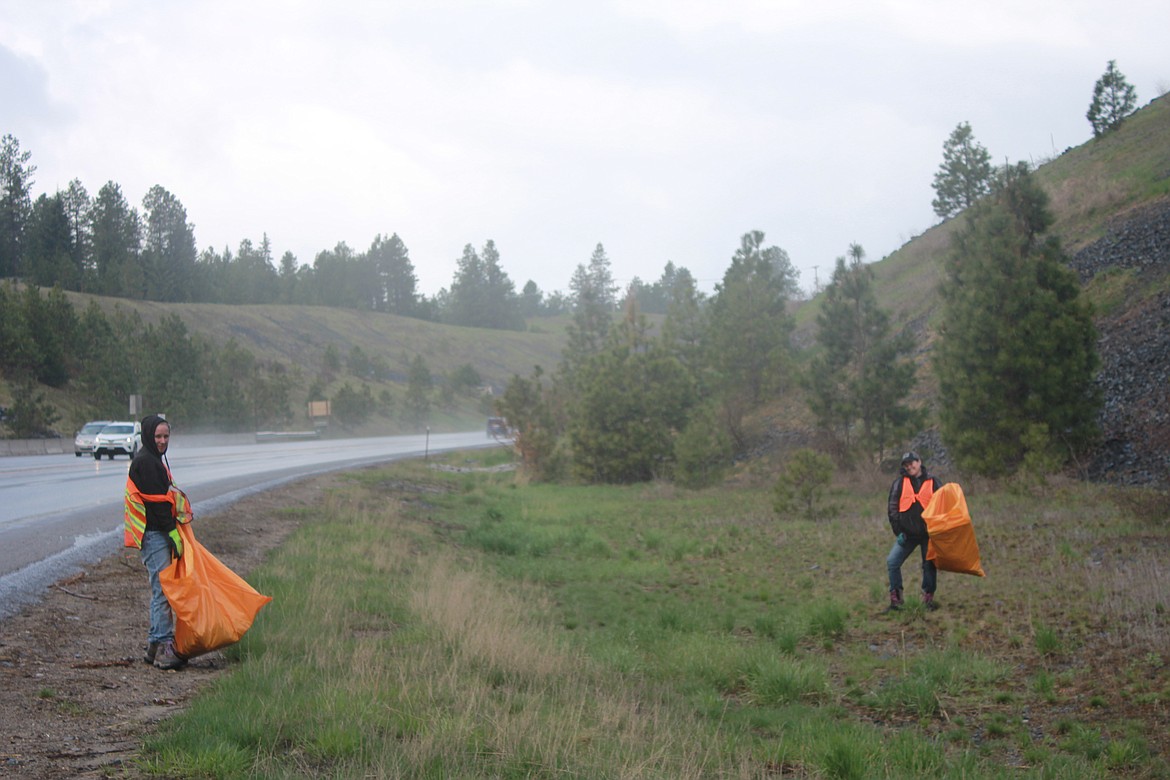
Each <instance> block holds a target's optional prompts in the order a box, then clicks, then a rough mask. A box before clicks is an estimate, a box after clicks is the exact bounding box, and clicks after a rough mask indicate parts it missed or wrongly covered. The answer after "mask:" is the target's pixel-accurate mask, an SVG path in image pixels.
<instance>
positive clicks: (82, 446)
mask: <svg viewBox="0 0 1170 780" xmlns="http://www.w3.org/2000/svg"><path fill="white" fill-rule="evenodd" d="M109 424H110V421H109V420H93V421H92V422H87V423H86V424H85V425H83V426H81V430H80V431H78V432H77V435H76V436H74V437H73V454H74V455H76V456H77V457H79V458H80V457H81V456H82V455H91V454H93V440H94V439H96V438H97V435H98V434H99V433H101V431H102V428H105V427H106V426H107V425H109Z"/></svg>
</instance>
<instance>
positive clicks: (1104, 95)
mask: <svg viewBox="0 0 1170 780" xmlns="http://www.w3.org/2000/svg"><path fill="white" fill-rule="evenodd" d="M1136 105H1137V92H1136V91H1135V90H1134V88H1133V87H1132V86H1131V85H1130V84H1129V82H1127V81H1126V80H1125V76H1124V75H1123V74H1122V73H1121V71H1119V70H1118V69H1117V61H1116V60H1109V65H1108V66H1107V67H1106V68H1105V73H1103V74H1102V75H1101V78H1099V79H1097V83H1096V84H1095V85H1094V86H1093V100H1092V102H1091V103H1089V111H1088V113H1086V114H1085V118H1086V119H1088V120H1089V124H1090V125H1092V126H1093V137H1094V138H1100V137H1101V136H1103V135H1105V134H1106V133H1108V132H1111V131H1113V130H1116V129H1117V128H1118V127H1120V126H1121V123H1122V122H1123V121H1125V118H1126V117H1127V116H1129V115H1130V114H1132V113H1133V111H1134V106H1136Z"/></svg>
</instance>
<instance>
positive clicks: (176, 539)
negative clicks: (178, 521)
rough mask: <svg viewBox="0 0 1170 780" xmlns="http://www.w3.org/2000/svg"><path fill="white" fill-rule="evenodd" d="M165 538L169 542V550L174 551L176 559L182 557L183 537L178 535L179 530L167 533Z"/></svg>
mask: <svg viewBox="0 0 1170 780" xmlns="http://www.w3.org/2000/svg"><path fill="white" fill-rule="evenodd" d="M167 538H168V539H170V540H171V550H173V551H174V553H175V557H176V558H182V557H183V537H182V536H180V535H179V529H178V528H175V529H174V530H172V531H170V532H168V533H167Z"/></svg>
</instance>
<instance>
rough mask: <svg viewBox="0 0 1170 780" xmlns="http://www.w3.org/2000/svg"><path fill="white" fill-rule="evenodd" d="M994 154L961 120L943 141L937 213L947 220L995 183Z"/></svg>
mask: <svg viewBox="0 0 1170 780" xmlns="http://www.w3.org/2000/svg"><path fill="white" fill-rule="evenodd" d="M991 174H992V168H991V155H990V154H989V153H988V152H987V150H986V149H984V148H983V147H982V146H981V145H979V143H978V142H976V141H975V135H974V134H973V133H972V132H971V125H970V124H968V123H967V122H960V123H959V124H958V125H957V126H956V127H955V129H954V130H953V131H952V132H951V135H950V137H949V138H947V140H946V142H945V143H944V144H943V161H942V165H940V166H939V169H938V171H936V172H935V174H934V184H933V185H932V186H933V187H934V192H935V198H934V200H933V201H931V205H932V206H933V207H934V213H935V214H937V215H939V216H940V217H942V218H943V219H946V218H947V217H953V216H954V215H956V214H958V213H959V212H961V211H962V210H963V209H966V208H968V207H970V206H971V205H973V204H974V203H975V201H977V200H979V199H980V198H981V197H983V196H984V195H986V194H987V192H988V190H989V188H990V186H991Z"/></svg>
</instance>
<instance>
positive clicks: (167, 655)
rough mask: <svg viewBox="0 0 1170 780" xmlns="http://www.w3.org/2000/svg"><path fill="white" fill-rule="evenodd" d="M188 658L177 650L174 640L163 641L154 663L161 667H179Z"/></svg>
mask: <svg viewBox="0 0 1170 780" xmlns="http://www.w3.org/2000/svg"><path fill="white" fill-rule="evenodd" d="M186 663H187V659H186V658H184V657H183V656H181V655H179V654H178V653H176V652H175V643H174V642H163V643H162V644H160V645H159V646H158V651H157V652H156V653H155V655H154V665H155V666H157V667H158V668H159V669H179V668H181V667H183V666H184V665H185V664H186Z"/></svg>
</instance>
